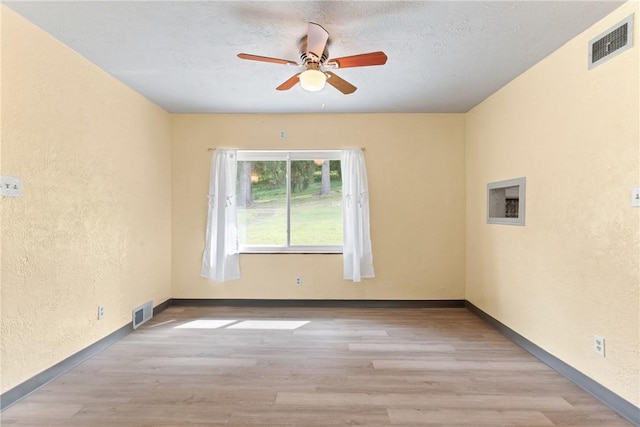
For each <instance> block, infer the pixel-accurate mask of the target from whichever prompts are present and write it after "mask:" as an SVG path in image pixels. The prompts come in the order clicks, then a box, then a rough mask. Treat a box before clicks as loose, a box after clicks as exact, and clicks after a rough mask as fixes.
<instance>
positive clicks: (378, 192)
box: [172, 114, 465, 299]
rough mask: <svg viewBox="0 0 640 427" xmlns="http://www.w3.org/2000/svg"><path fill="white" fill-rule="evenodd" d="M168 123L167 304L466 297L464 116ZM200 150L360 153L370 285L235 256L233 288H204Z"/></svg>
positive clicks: (204, 174) (332, 258)
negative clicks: (237, 272) (367, 208)
mask: <svg viewBox="0 0 640 427" xmlns="http://www.w3.org/2000/svg"><path fill="white" fill-rule="evenodd" d="M172 118H173V138H172V140H173V151H172V160H173V228H172V230H173V280H172V283H173V295H172V296H173V297H174V298H276V299H278V298H293V299H295V298H303V299H304V298H323V299H464V239H465V221H464V215H465V209H464V206H465V191H464V116H463V115H429V114H415V115H412V114H401V115H393V114H373V115H326V114H325V115H175V116H173V117H172ZM281 130H284V131H285V132H286V135H287V136H286V139H285V140H281V139H280V137H279V135H280V131H281ZM207 147H229V148H239V149H243V148H244V149H261V148H262V149H278V148H282V149H311V148H315V149H318V148H323V149H334V148H346V147H366V152H365V159H366V162H367V172H368V178H369V190H370V203H371V238H372V246H373V256H374V267H375V269H376V278H375V279H372V280H364V281H363V282H362V283H353V282H348V281H344V280H343V279H342V256H341V255H242V256H241V265H240V268H241V275H242V278H241V279H240V280H238V281H231V282H227V283H222V284H220V283H215V282H209V281H207V280H205V279H202V278H201V277H200V275H199V274H200V262H201V260H202V250H203V247H204V234H205V228H206V214H207V197H206V195H207V192H208V182H209V167H210V160H211V153H210V152H208V151H207ZM298 275H299V276H302V286H300V287H296V286H294V279H295V277H296V276H298Z"/></svg>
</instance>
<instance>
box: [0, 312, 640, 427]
mask: <svg viewBox="0 0 640 427" xmlns="http://www.w3.org/2000/svg"><path fill="white" fill-rule="evenodd" d="M196 320H208V321H209V322H203V321H200V322H196V323H190V322H193V321H196ZM214 320H225V321H226V322H228V323H227V324H226V325H224V326H221V325H222V324H223V323H225V322H214ZM249 320H252V321H263V322H251V323H249V322H244V323H243V321H249ZM307 321H308V323H304V324H302V323H303V322H307ZM292 322H297V323H292ZM196 326H198V328H196ZM207 326H208V327H209V328H207ZM213 327H215V328H213ZM286 327H292V328H294V329H277V328H286ZM1 420H2V425H3V426H9V425H20V426H86V427H99V426H125V427H127V426H188V425H200V426H228V425H272V426H305V427H306V426H320V425H394V426H395V425H406V426H416V425H422V426H446V427H452V426H458V425H459V426H581V427H583V426H594V427H595V426H597V427H606V426H611V427H613V426H630V425H631V424H630V423H628V422H626V421H625V420H623V419H622V418H621V417H619V416H618V415H616V414H615V413H614V412H612V411H611V410H609V409H608V408H606V407H605V406H604V405H602V404H601V403H599V402H598V401H597V400H596V399H594V398H593V397H591V396H590V395H588V394H587V393H585V392H583V391H582V390H580V389H579V388H578V387H577V386H575V385H574V384H572V383H571V382H569V381H568V380H566V379H564V378H563V377H562V376H560V375H559V374H557V373H556V372H554V371H553V370H551V369H550V368H548V367H547V366H546V365H544V364H543V363H541V362H539V361H538V360H537V359H535V358H534V357H533V356H531V355H529V354H528V353H526V352H525V351H524V350H522V349H521V348H520V347H518V346H517V345H515V344H513V343H512V342H510V341H508V340H507V339H506V338H504V337H503V336H502V335H501V334H499V333H498V332H497V331H495V330H494V329H492V328H491V327H490V326H489V325H487V324H486V323H484V322H483V321H482V320H480V319H479V318H477V317H476V316H475V315H473V314H472V313H470V312H469V311H467V310H466V309H462V308H461V309H395V308H393V309H391V308H378V309H368V308H367V309H364V308H362V309H356V308H352V309H342V308H332V309H328V308H233V307H170V308H168V309H167V310H165V311H164V312H163V313H161V314H160V315H159V316H156V317H155V318H153V319H152V320H151V321H149V322H148V323H147V324H145V325H143V326H142V327H141V328H139V329H138V330H136V331H134V332H133V333H132V334H130V335H128V336H127V337H125V338H124V339H123V340H121V341H119V342H117V343H116V344H114V345H112V346H111V347H109V348H108V349H106V350H104V351H103V352H101V353H99V354H98V355H96V356H94V357H93V358H91V359H90V360H88V361H86V362H84V363H83V364H82V365H80V366H78V367H76V368H75V369H73V370H71V371H70V372H68V373H66V374H65V375H63V376H61V377H59V378H58V379H56V380H55V381H53V382H51V383H49V384H47V385H46V386H44V387H42V388H41V389H40V390H38V391H37V392H35V393H33V394H32V395H30V396H29V397H27V398H26V399H24V400H22V401H21V402H19V403H17V404H16V405H14V406H13V407H11V408H9V409H7V410H5V411H4V413H3V414H2V415H1Z"/></svg>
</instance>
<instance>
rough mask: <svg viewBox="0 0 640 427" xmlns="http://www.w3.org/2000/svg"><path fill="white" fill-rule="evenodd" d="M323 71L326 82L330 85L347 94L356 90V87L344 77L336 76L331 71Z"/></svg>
mask: <svg viewBox="0 0 640 427" xmlns="http://www.w3.org/2000/svg"><path fill="white" fill-rule="evenodd" d="M324 73H325V74H326V75H327V83H329V84H330V85H331V86H333V87H335V88H336V89H338V90H339V91H340V92H342V93H344V94H345V95H349V94H350V93H353V92H355V91H356V89H358V88H357V87H355V86H354V85H352V84H351V83H349V82H348V81H346V80H345V79H343V78H340V77H338V76H336V75H335V74H333V73H332V72H331V71H325V72H324Z"/></svg>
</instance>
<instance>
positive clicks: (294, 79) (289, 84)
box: [276, 73, 302, 90]
mask: <svg viewBox="0 0 640 427" xmlns="http://www.w3.org/2000/svg"><path fill="white" fill-rule="evenodd" d="M300 74H302V73H298V74H296V75H294V76H292V77H291V78H290V79H289V80H287V81H286V82H284V83H282V84H281V85H280V86H278V87H277V88H276V90H289V89H291V88H292V87H294V86H295V85H296V83H298V82H299V81H300V79H299V78H298V76H299V75H300Z"/></svg>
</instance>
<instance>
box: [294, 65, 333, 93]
mask: <svg viewBox="0 0 640 427" xmlns="http://www.w3.org/2000/svg"><path fill="white" fill-rule="evenodd" d="M298 78H299V79H300V86H302V89H304V90H308V91H309V92H317V91H319V90H322V89H323V88H324V85H325V83H326V82H327V76H326V75H325V74H324V73H323V72H322V71H318V70H306V71H303V72H302V74H300V75H299V76H298Z"/></svg>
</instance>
